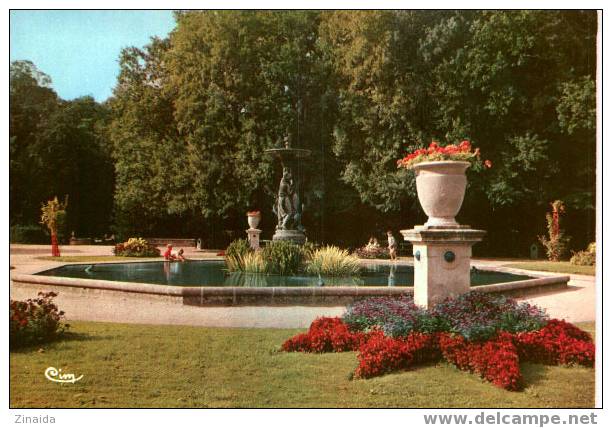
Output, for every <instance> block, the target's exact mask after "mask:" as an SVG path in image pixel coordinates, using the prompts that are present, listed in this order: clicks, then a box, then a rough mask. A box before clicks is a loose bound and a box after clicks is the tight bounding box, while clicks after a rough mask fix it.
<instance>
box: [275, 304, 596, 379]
mask: <svg viewBox="0 0 612 428" xmlns="http://www.w3.org/2000/svg"><path fill="white" fill-rule="evenodd" d="M281 349H282V350H283V351H286V352H317V353H321V352H344V351H358V354H357V359H358V366H357V368H356V369H355V372H354V376H355V377H357V378H370V377H374V376H380V375H383V374H385V373H390V372H393V371H397V370H407V369H410V368H412V367H413V366H415V365H417V364H419V363H424V362H437V361H440V360H441V359H444V360H446V361H447V362H449V363H451V364H453V365H454V366H455V367H457V368H458V369H460V370H464V371H469V372H471V373H475V374H478V375H479V376H480V377H482V378H483V379H486V380H487V381H489V382H491V383H493V384H494V385H497V386H499V387H501V388H504V389H507V390H510V391H516V390H519V389H521V388H522V386H523V380H522V376H521V370H520V363H521V362H533V363H542V364H548V365H559V364H562V365H582V366H585V367H593V365H594V361H595V345H594V343H593V340H592V338H591V337H590V335H589V334H588V333H586V332H584V331H582V330H580V329H579V328H577V327H575V326H573V325H572V324H570V323H567V322H565V321H562V320H557V319H552V320H549V319H548V318H547V317H546V315H545V314H544V312H543V311H542V310H541V309H539V308H537V307H534V306H531V305H529V304H526V303H522V304H518V303H516V302H515V301H514V300H511V299H507V298H505V297H494V296H489V295H484V294H482V293H477V292H472V293H468V294H465V295H462V296H460V297H458V298H457V299H453V300H447V301H445V302H443V303H441V304H439V305H437V306H435V307H434V308H433V310H430V311H426V310H424V309H422V308H419V307H418V306H416V305H414V303H413V302H412V299H411V298H410V297H402V298H400V299H392V298H373V299H367V300H364V301H361V302H358V303H355V304H353V305H351V306H349V308H348V310H347V312H346V314H345V315H344V316H343V318H319V319H316V320H315V321H313V323H312V324H311V326H310V329H309V330H308V332H307V333H302V334H298V335H297V336H294V337H293V338H290V339H289V340H287V341H286V342H285V343H284V344H283V345H282V347H281Z"/></svg>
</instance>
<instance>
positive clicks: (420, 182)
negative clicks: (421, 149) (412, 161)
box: [412, 161, 470, 228]
mask: <svg viewBox="0 0 612 428" xmlns="http://www.w3.org/2000/svg"><path fill="white" fill-rule="evenodd" d="M469 166H470V163H469V162H463V161H434V162H421V163H418V164H416V165H414V166H413V167H412V169H414V171H415V174H416V185H417V195H418V197H419V202H420V203H421V207H422V208H423V211H425V214H427V216H428V217H429V219H428V220H427V222H426V223H425V225H424V226H425V227H432V226H434V227H437V228H445V227H448V228H457V227H459V224H458V223H457V222H456V221H455V216H456V215H457V214H458V213H459V210H460V209H461V204H462V203H463V197H464V195H465V187H466V185H467V177H466V176H465V170H466V169H467V168H468V167H469Z"/></svg>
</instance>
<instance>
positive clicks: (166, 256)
mask: <svg viewBox="0 0 612 428" xmlns="http://www.w3.org/2000/svg"><path fill="white" fill-rule="evenodd" d="M175 258H176V257H175V256H174V254H172V245H170V244H168V245H167V246H166V251H165V252H164V259H166V260H174V259H175Z"/></svg>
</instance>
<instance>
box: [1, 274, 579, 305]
mask: <svg viewBox="0 0 612 428" xmlns="http://www.w3.org/2000/svg"><path fill="white" fill-rule="evenodd" d="M486 270H490V271H498V272H508V273H522V274H525V272H526V271H521V270H517V269H508V268H496V267H491V268H487V269H486ZM528 275H530V276H532V277H533V278H532V279H527V280H521V281H513V282H506V283H497V284H489V285H479V286H475V287H472V289H473V290H474V291H481V292H484V293H497V294H504V295H508V296H512V297H524V296H527V295H534V294H544V293H549V292H554V291H559V290H563V289H566V288H567V287H568V282H569V280H570V276H569V275H556V274H551V275H548V274H546V275H544V274H539V273H537V274H534V273H531V272H529V273H528ZM13 286H15V287H27V288H37V289H38V290H41V291H43V290H44V291H55V292H59V291H61V290H62V289H65V290H66V291H68V290H72V291H77V290H80V291H88V290H91V291H96V292H110V293H113V294H115V293H121V294H125V295H129V296H133V297H136V296H142V295H146V296H148V297H151V298H155V297H156V296H157V297H161V298H171V299H172V300H178V301H180V302H181V303H182V304H184V305H190V306H235V305H248V306H258V305H267V306H268V305H283V306H290V305H345V304H348V303H351V302H353V301H355V300H358V299H361V298H365V297H375V296H379V297H382V296H399V295H404V294H412V293H413V287H388V286H381V287H358V286H334V287H265V288H264V287H189V286H185V287H183V286H168V285H159V284H148V283H137V282H124V281H106V280H92V279H82V278H67V277H56V276H44V275H30V274H17V273H14V274H11V287H13Z"/></svg>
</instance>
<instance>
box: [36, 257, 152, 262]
mask: <svg viewBox="0 0 612 428" xmlns="http://www.w3.org/2000/svg"><path fill="white" fill-rule="evenodd" d="M36 258H37V259H39V260H48V261H52V262H66V263H95V262H121V261H125V260H146V259H154V258H156V257H123V256H59V257H53V256H42V257H36Z"/></svg>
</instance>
